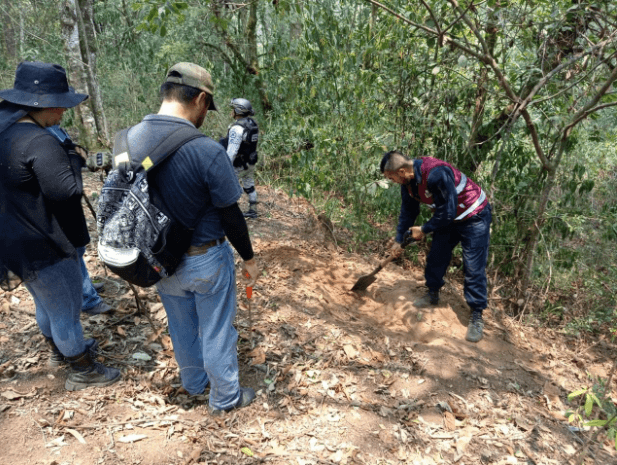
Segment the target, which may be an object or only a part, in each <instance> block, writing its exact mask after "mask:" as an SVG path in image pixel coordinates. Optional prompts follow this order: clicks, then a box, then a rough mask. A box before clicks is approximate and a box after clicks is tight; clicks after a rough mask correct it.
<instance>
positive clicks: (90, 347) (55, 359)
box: [45, 336, 99, 367]
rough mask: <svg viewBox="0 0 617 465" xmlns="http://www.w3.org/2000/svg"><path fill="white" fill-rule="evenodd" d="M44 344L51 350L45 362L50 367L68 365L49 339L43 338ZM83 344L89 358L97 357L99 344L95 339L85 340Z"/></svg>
mask: <svg viewBox="0 0 617 465" xmlns="http://www.w3.org/2000/svg"><path fill="white" fill-rule="evenodd" d="M45 342H47V344H48V345H49V348H50V349H51V355H50V356H49V361H48V362H47V364H48V365H49V366H50V367H59V366H61V365H66V364H68V363H69V361H68V360H67V358H66V357H65V356H64V355H62V352H60V349H58V347H57V346H56V343H55V342H54V340H53V339H52V338H51V337H47V336H45ZM84 342H85V343H86V351H88V352H90V355H91V357H92V358H93V359H95V358H96V356H97V355H98V351H99V343H98V342H96V339H86V340H85V341H84Z"/></svg>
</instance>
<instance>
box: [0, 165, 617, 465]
mask: <svg viewBox="0 0 617 465" xmlns="http://www.w3.org/2000/svg"><path fill="white" fill-rule="evenodd" d="M87 185H88V187H89V188H90V189H91V190H95V191H96V190H98V186H99V185H100V184H99V183H98V180H97V179H96V177H95V176H94V175H90V176H89V177H88V181H87ZM258 191H259V195H260V200H261V201H262V203H261V205H260V208H261V211H262V213H263V215H262V217H261V218H259V219H257V220H251V223H250V228H251V234H252V237H253V241H254V246H255V250H256V252H257V256H258V260H259V263H260V267H262V268H263V270H264V272H263V276H262V278H261V279H260V280H259V282H258V284H257V286H256V287H255V290H254V295H253V299H252V304H251V308H252V310H251V314H252V328H251V326H250V324H249V318H248V309H247V301H246V298H245V297H244V290H243V288H242V287H241V285H240V286H239V288H238V295H239V310H238V316H237V319H236V326H237V328H238V331H239V333H240V340H239V362H240V365H241V381H242V384H243V385H248V386H251V387H253V388H255V390H257V391H258V398H257V400H256V401H255V402H254V404H252V405H251V406H250V407H248V408H246V409H242V410H240V411H237V412H234V413H231V414H228V415H227V416H225V417H223V418H220V419H215V418H212V417H209V416H208V414H207V411H206V407H205V403H204V399H203V398H190V397H189V396H187V395H186V393H183V390H182V389H181V388H180V382H179V378H178V373H177V367H176V365H175V361H174V358H173V350H172V347H171V343H170V340H169V336H168V335H167V334H166V318H165V312H164V310H163V309H162V306H161V304H160V302H159V301H158V298H157V296H156V294H155V293H154V291H153V290H151V289H148V290H145V291H142V292H141V293H140V295H141V298H142V300H143V301H144V302H147V304H148V306H149V314H150V315H151V321H152V324H151V323H150V321H149V320H148V318H146V317H145V316H144V315H138V314H136V308H135V299H134V297H133V296H132V294H131V292H130V291H129V290H128V288H127V287H126V286H125V285H124V284H123V283H122V282H121V281H119V280H118V279H116V278H115V277H114V276H112V275H107V276H106V275H105V272H104V270H103V269H102V268H101V267H100V265H99V264H98V263H97V261H96V259H95V256H94V254H95V252H94V248H93V247H90V249H89V253H88V255H87V264H88V268H89V270H90V272H91V275H92V276H95V277H99V278H101V279H103V280H104V281H105V284H106V285H105V288H104V291H103V292H102V296H103V298H104V299H105V300H106V301H107V302H108V303H110V304H112V305H113V306H114V307H115V309H116V311H115V313H114V314H113V315H109V316H96V317H87V316H84V317H83V320H82V322H83V325H84V329H85V331H86V333H87V334H88V335H93V336H94V337H96V338H97V339H98V340H99V341H100V343H101V347H102V354H103V356H104V357H105V360H106V363H109V364H110V365H114V366H116V367H118V368H120V369H121V370H122V371H123V381H122V382H121V383H119V384H116V385H114V386H111V387H109V388H106V389H98V390H86V391H80V392H75V393H69V392H66V391H65V390H64V388H63V386H64V380H65V377H66V374H65V371H64V370H63V369H52V368H48V367H47V366H46V361H47V357H48V352H47V349H46V347H45V344H44V342H43V338H42V336H40V333H39V331H38V328H37V326H36V323H35V321H34V305H33V302H32V299H31V298H30V297H29V295H28V293H27V292H26V291H25V290H24V289H23V288H19V289H18V290H16V291H14V292H12V293H3V292H2V291H0V305H1V307H0V438H2V445H1V446H0V463H3V464H4V463H6V464H13V465H21V464H24V465H25V464H28V465H39V464H40V465H90V464H93V465H94V464H97V465H98V464H101V465H102V464H107V465H112V464H141V465H168V464H170V465H171V464H181V465H189V464H197V463H202V464H252V463H271V464H298V465H308V464H315V465H317V464H352V463H354V464H355V463H357V464H376V465H377V464H403V463H405V464H411V463H413V464H453V463H457V464H465V465H469V464H480V463H483V464H487V463H495V464H526V463H536V464H564V463H568V461H569V460H571V459H572V457H573V456H574V453H575V451H576V450H577V449H578V448H579V447H580V445H581V443H582V442H583V441H584V440H585V439H586V438H587V437H589V436H590V433H589V432H582V433H581V432H573V431H572V430H571V428H569V424H568V422H567V420H566V419H565V417H564V416H563V413H564V412H565V411H566V409H567V406H566V405H565V403H566V395H567V393H568V392H571V391H573V390H575V389H579V388H581V387H583V386H587V385H590V384H591V382H592V381H591V378H590V377H589V375H588V373H589V374H591V375H596V376H597V375H602V376H606V372H607V371H608V370H609V369H610V366H611V364H612V361H611V357H614V356H615V351H614V347H612V346H611V345H610V344H609V343H606V342H604V341H597V342H596V343H595V344H593V345H587V344H585V343H584V342H583V341H580V340H576V339H567V338H565V337H563V336H561V335H557V334H554V333H552V332H550V331H539V330H537V329H529V328H522V327H519V326H517V325H516V324H514V323H513V322H512V321H510V320H509V319H507V318H501V319H496V317H495V315H492V314H491V312H487V315H486V316H487V320H488V321H487V327H486V337H485V339H484V340H483V341H481V342H480V343H479V344H470V343H468V342H466V341H465V340H464V336H465V330H466V326H467V319H468V311H467V310H466V307H465V304H464V301H463V300H462V297H461V296H462V292H461V289H460V285H459V284H458V283H457V282H456V280H453V279H451V280H450V282H449V284H448V285H447V286H446V287H445V290H444V292H443V299H442V304H441V305H440V306H439V307H438V308H436V309H434V311H432V312H419V311H418V310H417V309H415V308H414V307H413V305H412V304H411V302H412V301H413V300H414V299H415V298H416V297H418V296H420V295H421V294H422V292H423V287H422V285H423V277H422V270H421V269H419V268H418V269H410V270H404V269H403V268H401V267H400V266H397V265H395V264H390V265H388V266H387V268H386V269H385V270H383V271H382V272H381V273H380V274H379V275H378V279H377V281H376V282H375V283H374V284H373V285H372V286H371V287H369V289H368V290H367V291H366V292H364V293H361V294H359V295H358V294H355V293H352V292H350V291H349V289H350V288H351V286H352V285H353V284H354V282H355V281H356V279H357V278H358V277H359V276H360V275H363V274H366V273H368V272H370V271H371V270H372V269H373V268H374V267H375V266H376V264H377V262H378V260H379V258H380V257H369V258H363V257H361V256H359V255H355V254H350V253H346V252H344V251H342V250H341V248H340V247H339V246H338V245H337V243H336V239H333V238H332V234H331V233H330V232H329V230H328V228H327V227H326V226H325V225H324V224H323V223H322V222H321V221H319V220H318V219H317V218H316V217H315V215H314V214H313V213H312V210H311V208H310V207H309V206H308V205H307V204H306V202H304V201H302V200H301V199H290V198H288V197H287V196H286V195H284V194H283V193H282V192H277V191H272V190H268V189H265V188H259V189H258ZM87 217H88V218H91V216H90V215H89V213H87ZM90 226H91V228H92V229H91V230H93V228H94V223H93V222H92V223H91V225H90ZM334 234H335V236H336V234H337V232H336V231H335V232H334ZM93 236H94V234H93ZM493 304H494V305H495V302H493ZM494 308H497V307H494ZM594 460H595V461H596V462H595V463H598V464H609V463H617V454H615V448H614V444H610V443H608V441H606V443H605V444H601V445H598V446H595V447H594V448H593V449H592V455H591V456H590V457H589V458H588V462H587V463H594Z"/></svg>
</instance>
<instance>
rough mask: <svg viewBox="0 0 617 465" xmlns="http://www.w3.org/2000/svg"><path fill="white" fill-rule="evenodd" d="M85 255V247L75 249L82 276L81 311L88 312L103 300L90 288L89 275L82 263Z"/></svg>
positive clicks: (84, 263)
mask: <svg viewBox="0 0 617 465" xmlns="http://www.w3.org/2000/svg"><path fill="white" fill-rule="evenodd" d="M85 253H86V248H85V247H77V256H78V257H79V263H80V266H81V275H82V283H81V293H82V295H83V302H82V304H81V309H82V310H89V309H91V308H94V307H96V306H97V305H98V304H100V303H101V301H102V300H103V299H101V296H99V294H98V292H96V289H94V287H93V286H92V281H90V275H89V274H88V269H87V268H86V262H85V261H84V254H85Z"/></svg>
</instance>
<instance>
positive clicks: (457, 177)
mask: <svg viewBox="0 0 617 465" xmlns="http://www.w3.org/2000/svg"><path fill="white" fill-rule="evenodd" d="M380 169H381V172H382V173H383V174H384V176H385V177H386V178H388V179H389V180H391V181H393V182H395V183H397V184H400V185H401V197H402V203H401V213H400V216H399V222H398V227H397V229H396V237H395V239H394V244H393V245H392V248H391V249H390V256H395V257H397V256H400V255H401V253H402V251H403V247H402V246H401V244H402V243H403V238H404V236H405V233H406V232H407V231H408V230H409V229H410V228H411V230H410V231H411V236H412V237H413V239H414V240H416V241H420V240H422V239H423V238H424V237H425V236H426V235H427V234H431V233H432V234H433V242H432V244H431V250H430V252H429V254H428V257H427V259H426V268H425V272H424V277H425V279H426V287H427V288H428V292H427V294H426V295H425V296H424V297H422V298H421V299H419V300H417V301H415V302H414V306H415V307H417V308H426V307H431V306H435V305H437V304H438V303H439V289H440V288H441V287H442V286H443V285H444V279H443V277H444V275H445V274H446V270H447V269H448V265H449V264H450V260H451V258H452V250H453V249H454V247H455V246H456V245H457V244H458V243H459V242H460V243H461V246H462V248H463V271H464V273H465V285H464V294H465V301H466V302H467V305H469V308H470V309H471V318H470V320H469V326H468V327H467V335H466V336H465V339H467V340H468V341H470V342H478V341H479V340H481V339H482V337H483V331H484V320H483V319H482V311H483V310H484V309H485V308H486V307H487V291H486V263H487V259H488V245H489V240H490V225H491V219H492V216H491V205H490V204H489V202H488V199H487V198H486V194H485V193H484V191H483V190H482V189H481V188H480V187H479V186H478V185H477V184H476V183H474V182H473V181H472V180H471V179H469V178H467V177H466V176H465V175H464V174H463V173H461V172H460V171H459V170H457V169H456V168H454V167H453V166H451V165H450V164H448V163H446V162H445V161H442V160H438V159H436V158H431V157H421V158H419V159H417V160H411V159H410V158H408V157H406V156H405V155H403V154H402V153H400V152H397V151H392V152H388V153H386V154H385V155H384V157H383V159H382V160H381V165H380ZM420 203H424V204H426V205H428V206H429V208H431V210H433V216H432V218H431V219H430V220H429V221H427V222H426V223H424V224H423V225H422V226H414V223H415V221H416V218H417V217H418V214H419V213H420Z"/></svg>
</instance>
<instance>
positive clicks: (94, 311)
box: [82, 300, 111, 315]
mask: <svg viewBox="0 0 617 465" xmlns="http://www.w3.org/2000/svg"><path fill="white" fill-rule="evenodd" d="M110 310H111V307H110V306H109V305H107V304H106V303H105V302H103V301H102V300H101V301H100V302H99V303H98V304H96V305H95V306H94V307H92V308H88V309H85V310H82V312H83V313H87V314H88V315H100V314H101V313H105V312H108V311H110Z"/></svg>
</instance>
